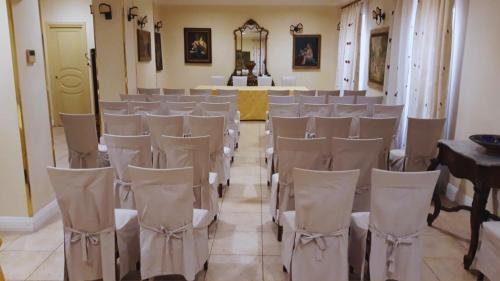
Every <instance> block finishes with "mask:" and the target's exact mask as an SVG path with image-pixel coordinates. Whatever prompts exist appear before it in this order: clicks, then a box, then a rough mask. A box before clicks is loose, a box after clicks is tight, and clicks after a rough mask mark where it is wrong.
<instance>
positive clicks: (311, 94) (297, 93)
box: [293, 90, 316, 97]
mask: <svg viewBox="0 0 500 281" xmlns="http://www.w3.org/2000/svg"><path fill="white" fill-rule="evenodd" d="M293 95H294V96H296V97H298V96H306V97H314V96H316V90H293Z"/></svg>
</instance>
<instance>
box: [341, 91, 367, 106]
mask: <svg viewBox="0 0 500 281" xmlns="http://www.w3.org/2000/svg"><path fill="white" fill-rule="evenodd" d="M364 96H366V90H360V91H355V90H344V97H354V103H358V102H357V99H358V97H364Z"/></svg>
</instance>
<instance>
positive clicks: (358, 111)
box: [332, 104, 369, 137]
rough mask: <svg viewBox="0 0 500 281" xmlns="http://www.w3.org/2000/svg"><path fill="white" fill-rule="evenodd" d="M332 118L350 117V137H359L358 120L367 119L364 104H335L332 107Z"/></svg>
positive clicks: (367, 115) (366, 110)
mask: <svg viewBox="0 0 500 281" xmlns="http://www.w3.org/2000/svg"><path fill="white" fill-rule="evenodd" d="M332 114H333V116H334V117H351V118H352V121H351V131H350V133H349V134H350V136H351V137H357V136H359V118H361V117H369V112H368V106H367V105H366V104H335V105H334V107H333V113H332Z"/></svg>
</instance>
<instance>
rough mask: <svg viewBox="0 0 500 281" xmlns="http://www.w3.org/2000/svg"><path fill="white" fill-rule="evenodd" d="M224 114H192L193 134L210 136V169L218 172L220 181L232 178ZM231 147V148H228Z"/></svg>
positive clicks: (224, 183) (190, 121)
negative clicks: (226, 146) (225, 141)
mask: <svg viewBox="0 0 500 281" xmlns="http://www.w3.org/2000/svg"><path fill="white" fill-rule="evenodd" d="M224 119H225V118H224V116H211V117H207V116H190V117H189V125H190V126H191V136H193V137H201V136H210V171H211V172H214V173H217V175H218V179H219V183H220V184H222V185H226V184H227V182H228V180H229V178H230V171H229V168H230V165H231V154H230V153H225V152H227V151H225V150H226V149H225V148H224V126H225V125H224ZM228 149H229V148H228Z"/></svg>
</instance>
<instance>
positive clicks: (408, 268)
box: [349, 170, 439, 281]
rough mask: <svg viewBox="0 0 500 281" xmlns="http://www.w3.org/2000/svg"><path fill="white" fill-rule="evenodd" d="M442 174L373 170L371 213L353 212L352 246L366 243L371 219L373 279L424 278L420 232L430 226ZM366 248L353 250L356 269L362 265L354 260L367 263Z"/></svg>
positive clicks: (437, 172)
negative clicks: (436, 190) (365, 258)
mask: <svg viewBox="0 0 500 281" xmlns="http://www.w3.org/2000/svg"><path fill="white" fill-rule="evenodd" d="M438 177H439V171H431V172H407V173H401V172H389V171H382V170H373V172H372V198H371V212H370V213H369V215H368V213H354V214H353V215H352V217H351V234H350V236H351V237H350V244H351V245H353V244H354V245H356V244H358V245H365V242H366V233H367V231H368V229H367V228H366V226H367V225H368V223H367V221H368V220H369V226H368V228H369V230H370V232H371V250H370V280H372V281H385V280H387V279H391V280H405V281H421V280H423V279H422V276H421V272H422V263H423V253H422V251H423V245H422V240H421V238H420V235H421V232H422V230H423V229H424V228H425V227H426V225H427V214H428V212H429V204H430V202H431V198H432V193H433V191H434V187H435V186H436V183H437V180H438ZM356 239H357V240H356ZM364 248H365V247H362V249H361V250H362V251H360V252H354V250H356V249H355V248H351V249H349V256H350V257H349V261H350V263H351V265H352V266H353V267H354V268H359V264H353V262H358V263H359V262H361V263H364V262H363V261H364V257H365V249H364ZM357 250H359V249H357ZM361 268H363V266H361ZM362 270H363V269H361V272H362ZM358 272H359V271H358Z"/></svg>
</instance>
